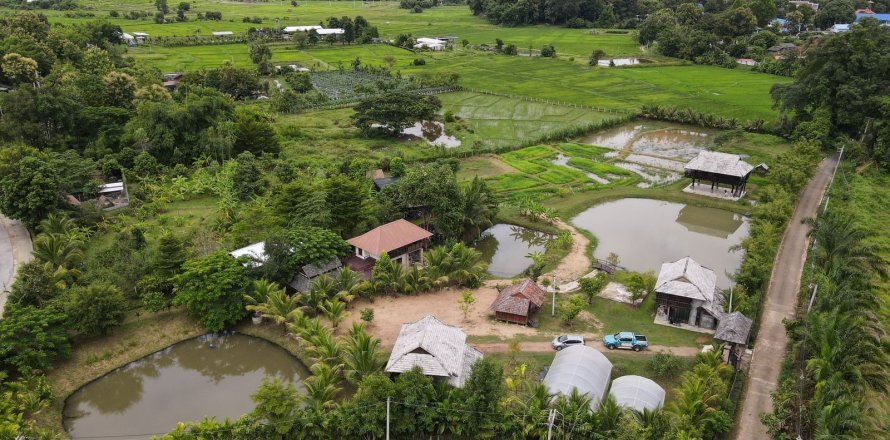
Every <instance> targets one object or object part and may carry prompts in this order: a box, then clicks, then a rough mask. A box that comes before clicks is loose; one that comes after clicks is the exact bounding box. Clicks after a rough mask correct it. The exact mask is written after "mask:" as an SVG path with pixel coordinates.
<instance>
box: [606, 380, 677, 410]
mask: <svg viewBox="0 0 890 440" xmlns="http://www.w3.org/2000/svg"><path fill="white" fill-rule="evenodd" d="M609 394H611V395H612V397H614V398H615V402H616V403H618V405H621V406H623V407H626V408H630V409H634V410H637V411H643V409H644V408H645V409H649V410H653V409H655V408H658V407H659V406H662V405H664V394H665V393H664V388H662V387H661V386H660V385H658V384H657V383H655V382H654V381H652V379H647V378H645V377H643V376H633V375H629V376H621V377H619V378H617V379H615V380H613V381H612V388H611V389H610V390H609Z"/></svg>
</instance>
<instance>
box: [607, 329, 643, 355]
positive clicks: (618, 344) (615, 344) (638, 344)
mask: <svg viewBox="0 0 890 440" xmlns="http://www.w3.org/2000/svg"><path fill="white" fill-rule="evenodd" d="M603 344H605V345H606V348H608V349H609V350H614V349H616V348H624V349H629V350H633V351H640V350H643V349H645V348H646V347H648V346H649V341H648V340H647V339H646V337H645V336H643V335H638V334H635V333H633V332H619V333H615V334H614V335H606V336H603Z"/></svg>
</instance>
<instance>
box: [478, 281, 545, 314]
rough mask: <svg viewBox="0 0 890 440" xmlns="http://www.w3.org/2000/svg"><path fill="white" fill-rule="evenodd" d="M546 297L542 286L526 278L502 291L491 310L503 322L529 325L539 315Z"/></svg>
mask: <svg viewBox="0 0 890 440" xmlns="http://www.w3.org/2000/svg"><path fill="white" fill-rule="evenodd" d="M546 296H547V292H545V291H544V289H542V288H541V286H538V284H537V283H535V282H534V281H532V280H530V279H528V278H526V279H524V280H522V281H520V282H519V283H517V284H514V285H512V286H510V287H507V288H506V289H504V290H501V292H500V293H499V294H498V297H497V298H496V299H495V300H494V302H493V303H492V304H491V307H489V310H490V311H492V312H494V315H495V318H497V319H499V320H501V321H507V322H514V323H516V324H522V325H528V324H529V323H530V322H531V321H532V320H533V318H534V316H535V315H536V314H537V313H538V309H540V308H541V304H543V303H544V299H545V298H546Z"/></svg>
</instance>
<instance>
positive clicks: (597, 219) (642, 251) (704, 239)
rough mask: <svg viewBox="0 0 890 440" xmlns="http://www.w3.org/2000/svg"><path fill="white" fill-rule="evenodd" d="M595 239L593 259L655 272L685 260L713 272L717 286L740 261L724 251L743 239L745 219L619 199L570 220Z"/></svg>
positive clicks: (713, 211) (733, 253) (709, 210)
mask: <svg viewBox="0 0 890 440" xmlns="http://www.w3.org/2000/svg"><path fill="white" fill-rule="evenodd" d="M572 223H573V224H574V225H575V226H578V227H580V228H584V229H586V230H588V231H590V232H591V233H593V234H594V235H596V237H597V239H598V240H599V245H597V247H596V251H595V252H594V256H595V257H596V258H600V259H606V257H608V255H609V253H612V252H614V253H616V254H618V257H619V258H620V263H619V264H620V265H621V266H624V267H626V268H628V269H630V270H634V271H649V270H651V271H653V272H655V273H656V275H657V274H658V271H659V269H660V268H661V264H662V263H666V262H669V261H675V260H678V259H680V258H683V257H685V256H690V257H692V258H693V259H695V260H696V261H698V262H699V263H701V264H702V265H703V266H706V267H709V268H711V269H712V270H713V271H714V272H716V273H717V285H718V287H720V288H728V287H729V286H730V280H729V274H732V273H734V272H735V271H736V270H737V269H738V268H739V266H740V265H741V262H742V257H743V253H742V252H741V251H730V248H731V247H733V246H735V245H738V244H740V243H741V242H742V240H743V239H744V238H745V237H747V236H748V218H747V217H745V216H742V215H739V214H736V213H733V212H730V211H725V210H722V209H714V208H702V207H698V206H690V205H683V204H680V203H671V202H663V201H660V200H652V199H621V200H616V201H614V202H607V203H603V204H600V205H597V206H594V207H592V208H589V209H587V210H586V211H584V212H582V213H581V214H579V215H578V216H576V217H575V218H573V219H572Z"/></svg>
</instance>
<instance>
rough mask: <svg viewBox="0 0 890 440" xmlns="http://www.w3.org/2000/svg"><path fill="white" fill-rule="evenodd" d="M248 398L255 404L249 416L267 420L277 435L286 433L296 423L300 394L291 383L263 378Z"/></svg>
mask: <svg viewBox="0 0 890 440" xmlns="http://www.w3.org/2000/svg"><path fill="white" fill-rule="evenodd" d="M250 399H251V400H253V402H254V403H255V404H256V407H255V408H254V409H253V412H251V416H253V417H256V418H257V419H259V420H265V421H266V422H268V424H269V426H270V427H271V428H272V429H273V430H274V431H275V432H276V433H277V434H278V435H284V434H287V433H288V432H290V430H291V429H292V428H293V426H294V425H295V424H296V423H297V414H298V412H299V410H300V401H301V396H300V393H298V392H297V389H296V388H294V385H293V384H292V383H287V384H285V383H284V382H282V381H281V379H278V378H273V379H269V378H264V379H263V383H262V384H260V387H259V388H258V389H257V390H256V392H255V393H254V394H253V395H252V396H250Z"/></svg>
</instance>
